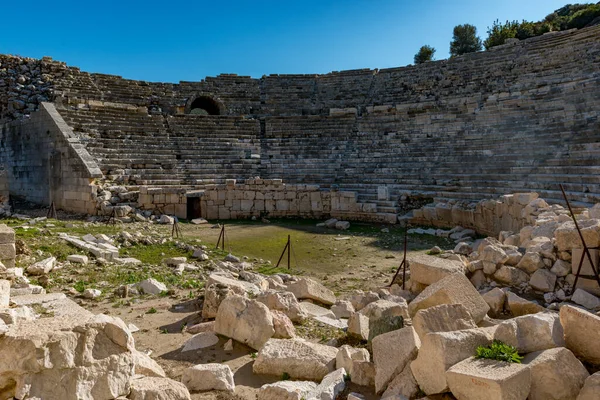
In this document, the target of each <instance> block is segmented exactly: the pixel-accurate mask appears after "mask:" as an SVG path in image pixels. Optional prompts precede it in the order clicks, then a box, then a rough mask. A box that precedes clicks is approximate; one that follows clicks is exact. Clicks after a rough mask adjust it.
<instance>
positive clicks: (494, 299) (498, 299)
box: [481, 288, 506, 318]
mask: <svg viewBox="0 0 600 400" xmlns="http://www.w3.org/2000/svg"><path fill="white" fill-rule="evenodd" d="M481 297H483V300H485V302H486V303H487V304H488V306H490V311H489V312H488V314H489V315H490V316H491V317H492V318H495V317H498V316H500V315H501V314H502V313H503V312H504V304H505V303H506V293H504V291H502V290H500V289H498V288H494V289H492V290H490V291H489V292H487V293H484V294H483V295H482V296H481Z"/></svg>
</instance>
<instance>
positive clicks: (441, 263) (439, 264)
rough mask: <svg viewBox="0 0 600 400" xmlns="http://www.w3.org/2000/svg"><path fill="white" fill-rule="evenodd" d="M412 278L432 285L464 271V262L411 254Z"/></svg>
mask: <svg viewBox="0 0 600 400" xmlns="http://www.w3.org/2000/svg"><path fill="white" fill-rule="evenodd" d="M408 261H409V264H410V278H411V280H415V281H417V282H419V283H422V284H424V285H431V284H433V283H435V282H437V281H439V280H441V279H444V278H445V277H447V276H449V275H452V274H454V273H457V272H464V270H465V267H464V265H463V263H462V262H460V261H454V260H448V259H443V258H439V257H433V256H429V255H427V254H417V255H413V256H410V257H409V259H408Z"/></svg>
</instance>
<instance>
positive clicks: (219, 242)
mask: <svg viewBox="0 0 600 400" xmlns="http://www.w3.org/2000/svg"><path fill="white" fill-rule="evenodd" d="M219 245H221V250H225V225H222V226H221V233H219V240H217V246H216V247H215V248H217V249H218V248H219Z"/></svg>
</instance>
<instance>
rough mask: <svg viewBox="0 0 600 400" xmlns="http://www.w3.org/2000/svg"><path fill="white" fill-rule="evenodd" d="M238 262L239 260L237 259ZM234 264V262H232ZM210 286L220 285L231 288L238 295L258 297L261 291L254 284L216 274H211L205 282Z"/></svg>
mask: <svg viewBox="0 0 600 400" xmlns="http://www.w3.org/2000/svg"><path fill="white" fill-rule="evenodd" d="M226 261H227V260H226ZM238 261H239V259H238ZM234 262H236V261H235V260H234ZM212 284H220V285H223V286H226V287H229V288H233V289H234V292H236V293H238V292H240V293H242V292H245V293H249V294H252V295H258V294H259V293H260V292H261V290H260V288H259V287H258V286H256V285H255V284H254V283H251V282H246V281H242V280H237V279H231V278H227V277H225V276H222V275H217V274H211V275H210V276H209V277H208V279H207V281H206V286H207V287H208V286H210V285H212Z"/></svg>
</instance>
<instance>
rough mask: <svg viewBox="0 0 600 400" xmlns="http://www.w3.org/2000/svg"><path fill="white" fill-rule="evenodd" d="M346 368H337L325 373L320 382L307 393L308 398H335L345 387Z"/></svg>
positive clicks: (322, 399) (327, 399) (326, 399)
mask: <svg viewBox="0 0 600 400" xmlns="http://www.w3.org/2000/svg"><path fill="white" fill-rule="evenodd" d="M345 376H346V370H345V369H344V368H339V369H337V370H335V371H333V372H330V373H329V374H327V375H326V376H325V377H324V378H323V380H322V381H321V383H319V385H318V386H317V387H316V388H315V389H314V390H313V391H312V392H311V393H310V394H309V395H308V399H309V400H312V399H314V400H335V399H336V398H337V397H338V395H339V394H340V393H341V392H343V391H344V389H345V388H346V380H345Z"/></svg>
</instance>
